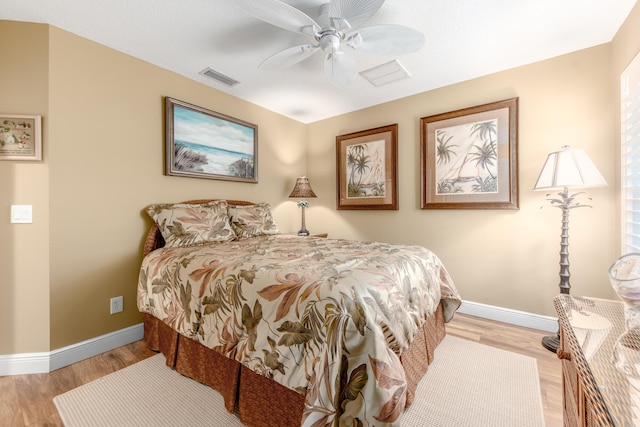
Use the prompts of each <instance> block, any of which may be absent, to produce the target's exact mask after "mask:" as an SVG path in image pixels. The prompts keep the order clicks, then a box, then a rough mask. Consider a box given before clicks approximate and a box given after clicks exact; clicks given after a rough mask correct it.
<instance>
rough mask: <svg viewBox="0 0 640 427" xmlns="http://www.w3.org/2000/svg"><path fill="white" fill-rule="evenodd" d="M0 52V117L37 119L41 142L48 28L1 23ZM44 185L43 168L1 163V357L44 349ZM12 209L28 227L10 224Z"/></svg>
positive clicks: (46, 249)
mask: <svg viewBox="0 0 640 427" xmlns="http://www.w3.org/2000/svg"><path fill="white" fill-rule="evenodd" d="M0 52H1V53H2V56H1V59H0V113H3V114H26V115H36V114H40V115H42V116H43V122H42V125H43V137H44V139H45V141H46V138H47V135H48V132H47V125H48V120H47V118H48V95H47V93H48V28H47V26H46V25H40V24H23V23H15V22H6V21H0ZM47 148H48V146H47V144H46V143H45V144H44V146H43V149H44V156H45V157H46V156H47ZM48 181H49V165H48V164H47V163H46V162H42V163H41V162H25V161H7V160H3V161H0V354H11V353H14V352H16V350H17V349H21V351H25V352H26V351H30V352H36V351H47V350H48V349H49V214H48V210H49V187H48ZM12 204H18V205H21V204H24V205H29V204H30V205H33V223H32V224H11V223H10V212H11V208H10V206H11V205H12ZM26 325H31V326H30V327H27V326H26Z"/></svg>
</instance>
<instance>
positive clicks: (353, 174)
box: [336, 123, 398, 210]
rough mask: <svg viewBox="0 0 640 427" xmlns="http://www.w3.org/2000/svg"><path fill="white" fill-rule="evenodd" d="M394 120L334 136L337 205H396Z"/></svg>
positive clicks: (394, 206)
mask: <svg viewBox="0 0 640 427" xmlns="http://www.w3.org/2000/svg"><path fill="white" fill-rule="evenodd" d="M397 174H398V124H397V123H396V124H392V125H388V126H381V127H378V128H375V129H369V130H364V131H360V132H354V133H349V134H346V135H339V136H337V137H336V185H337V192H336V207H337V209H377V210H384V209H387V210H397V209H398V176H397Z"/></svg>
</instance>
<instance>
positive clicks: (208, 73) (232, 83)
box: [200, 67, 240, 87]
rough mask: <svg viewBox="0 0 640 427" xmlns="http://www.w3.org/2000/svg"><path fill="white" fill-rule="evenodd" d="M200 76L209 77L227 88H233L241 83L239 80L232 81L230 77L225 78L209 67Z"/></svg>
mask: <svg viewBox="0 0 640 427" xmlns="http://www.w3.org/2000/svg"><path fill="white" fill-rule="evenodd" d="M200 74H202V75H203V76H207V77H209V78H210V79H213V80H216V81H218V82H220V83H222V84H224V85H226V86H229V87H233V86H235V85H237V84H238V83H240V82H239V81H237V80H234V79H232V78H231V77H229V76H225V75H224V74H222V73H220V72H218V71H216V70H212V69H211V68H209V67H207V68H205V69H204V70H202V71H200Z"/></svg>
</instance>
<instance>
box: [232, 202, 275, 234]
mask: <svg viewBox="0 0 640 427" xmlns="http://www.w3.org/2000/svg"><path fill="white" fill-rule="evenodd" d="M228 212H229V219H230V220H231V227H232V228H233V231H234V232H235V233H236V236H238V237H239V238H245V237H255V236H262V235H266V234H280V231H279V230H278V226H277V225H276V223H275V222H274V221H273V217H272V216H271V207H270V206H269V204H268V203H258V204H256V205H248V206H229V209H228Z"/></svg>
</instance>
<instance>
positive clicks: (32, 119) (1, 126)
mask: <svg viewBox="0 0 640 427" xmlns="http://www.w3.org/2000/svg"><path fill="white" fill-rule="evenodd" d="M0 160H32V161H33V160H35V161H40V160H42V116H37V115H36V116H29V115H21V114H0Z"/></svg>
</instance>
